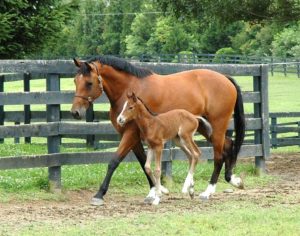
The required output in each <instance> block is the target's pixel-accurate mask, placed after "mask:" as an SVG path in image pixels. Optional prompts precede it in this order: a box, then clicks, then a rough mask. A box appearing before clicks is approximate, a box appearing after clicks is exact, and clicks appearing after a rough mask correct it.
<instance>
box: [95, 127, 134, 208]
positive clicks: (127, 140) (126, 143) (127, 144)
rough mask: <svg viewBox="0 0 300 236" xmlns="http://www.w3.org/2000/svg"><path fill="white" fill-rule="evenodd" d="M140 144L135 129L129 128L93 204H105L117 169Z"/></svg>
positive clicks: (109, 165)
mask: <svg viewBox="0 0 300 236" xmlns="http://www.w3.org/2000/svg"><path fill="white" fill-rule="evenodd" d="M138 142H139V137H138V135H137V134H136V130H135V129H131V128H127V129H126V130H125V131H124V133H123V136H122V139H121V142H120V144H119V147H118V150H117V152H116V153H115V155H114V156H113V158H112V159H111V160H110V162H109V164H108V168H107V172H106V176H105V178H104V180H103V182H102V184H101V186H100V189H99V191H98V192H97V194H96V195H95V196H94V197H93V198H92V201H91V204H92V205H94V206H100V205H103V204H104V201H103V197H104V195H105V194H106V192H107V190H108V187H109V183H110V180H111V177H112V175H113V173H114V171H115V169H116V168H117V167H118V166H119V164H120V163H121V162H122V161H123V159H124V158H125V156H126V155H127V154H128V152H129V151H130V150H131V149H132V148H133V147H134V146H135V145H136V144H137V143H138Z"/></svg>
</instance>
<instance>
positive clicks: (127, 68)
mask: <svg viewBox="0 0 300 236" xmlns="http://www.w3.org/2000/svg"><path fill="white" fill-rule="evenodd" d="M94 61H99V62H100V63H101V64H104V65H108V66H112V67H113V68H115V69H116V70H120V71H124V72H127V73H129V74H131V75H134V76H136V77H138V78H144V77H147V76H149V75H152V74H153V73H152V71H151V70H149V69H146V68H140V67H137V66H134V65H132V64H131V63H129V62H128V61H126V60H124V59H121V58H118V57H114V56H96V57H93V58H90V59H89V60H88V61H87V62H88V63H91V62H94ZM81 67H82V68H80V72H81V73H83V74H84V73H87V72H88V71H87V70H88V68H87V66H86V65H84V64H83V65H82V66H81Z"/></svg>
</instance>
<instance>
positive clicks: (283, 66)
mask: <svg viewBox="0 0 300 236" xmlns="http://www.w3.org/2000/svg"><path fill="white" fill-rule="evenodd" d="M132 58H133V59H136V60H140V61H148V62H160V63H161V62H173V63H191V64H267V65H269V70H270V72H271V75H272V76H273V75H274V73H275V72H277V73H283V74H284V76H287V75H288V74H294V75H297V77H298V78H300V59H299V58H279V57H263V56H248V55H229V54H228V55H226V54H203V53H189V54H158V55H144V54H142V55H139V56H133V57H132Z"/></svg>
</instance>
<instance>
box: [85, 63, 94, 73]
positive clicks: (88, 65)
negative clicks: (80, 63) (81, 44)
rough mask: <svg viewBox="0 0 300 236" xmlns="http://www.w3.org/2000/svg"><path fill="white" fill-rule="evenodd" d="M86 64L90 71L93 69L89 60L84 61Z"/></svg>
mask: <svg viewBox="0 0 300 236" xmlns="http://www.w3.org/2000/svg"><path fill="white" fill-rule="evenodd" d="M84 64H85V65H86V67H87V68H88V70H89V71H92V70H93V68H92V67H91V65H90V64H89V63H87V62H84Z"/></svg>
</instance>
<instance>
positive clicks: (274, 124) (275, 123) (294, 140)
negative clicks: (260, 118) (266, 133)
mask: <svg viewBox="0 0 300 236" xmlns="http://www.w3.org/2000/svg"><path fill="white" fill-rule="evenodd" d="M270 119H271V125H270V132H271V147H272V148H277V147H285V146H293V145H299V146H300V112H277V113H270ZM280 119H282V120H280ZM283 119H284V120H283Z"/></svg>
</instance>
